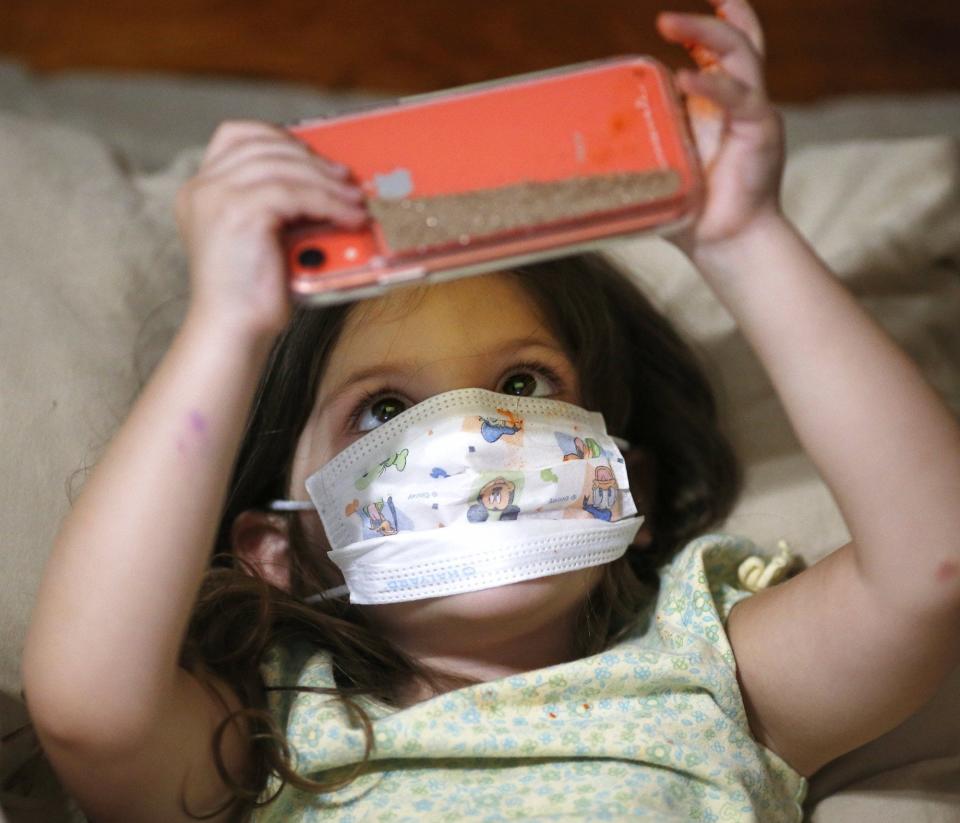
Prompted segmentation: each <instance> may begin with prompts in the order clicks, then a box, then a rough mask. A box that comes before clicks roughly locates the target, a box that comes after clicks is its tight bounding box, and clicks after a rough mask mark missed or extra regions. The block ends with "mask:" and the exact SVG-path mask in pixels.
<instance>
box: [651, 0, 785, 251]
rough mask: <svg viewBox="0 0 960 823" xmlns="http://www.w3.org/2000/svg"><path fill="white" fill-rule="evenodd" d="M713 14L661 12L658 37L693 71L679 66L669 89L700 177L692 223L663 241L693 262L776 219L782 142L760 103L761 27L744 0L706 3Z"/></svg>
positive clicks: (773, 115)
mask: <svg viewBox="0 0 960 823" xmlns="http://www.w3.org/2000/svg"><path fill="white" fill-rule="evenodd" d="M709 2H710V3H711V5H713V6H714V8H715V9H716V17H713V16H710V15H704V14H675V13H669V12H664V13H662V14H660V15H659V16H658V17H657V27H658V28H659V30H660V34H661V35H662V36H663V37H664V38H665V39H667V40H670V41H672V42H676V43H680V44H682V45H683V46H685V47H686V48H687V49H689V50H690V52H691V56H692V57H693V59H694V60H695V61H696V63H697V65H698V66H699V71H689V70H686V69H680V70H679V71H678V72H677V73H676V83H677V87H678V88H679V89H680V91H681V92H683V93H685V94H686V95H687V113H688V116H689V120H690V126H691V129H692V131H693V137H694V140H695V142H696V145H697V151H698V153H699V155H700V160H701V163H702V166H703V169H704V174H705V177H706V193H705V199H704V203H703V210H702V212H701V213H700V215H699V216H698V218H697V219H696V222H694V223H693V224H691V225H690V226H688V227H687V228H686V229H685V230H684V231H683V232H681V233H679V234H676V235H673V236H672V237H671V238H669V239H670V240H671V241H672V242H673V243H674V244H675V245H677V246H678V247H679V248H680V249H681V250H683V251H684V252H686V253H687V254H688V255H689V256H691V257H694V256H695V255H696V254H697V253H698V252H701V251H705V250H707V249H709V248H710V247H711V245H713V244H719V243H723V242H725V241H728V240H731V239H734V238H736V237H738V236H740V234H741V233H742V232H744V231H746V230H747V229H748V228H749V227H750V226H751V225H754V224H755V222H756V221H762V220H763V219H764V218H765V217H767V216H770V215H779V214H780V180H781V176H782V174H783V161H784V137H783V122H782V119H781V117H780V114H779V113H778V112H777V111H776V110H775V109H774V108H773V107H772V106H771V105H770V101H769V100H768V99H767V93H766V89H765V87H764V79H763V55H764V43H763V30H762V29H761V27H760V22H759V21H758V19H757V16H756V14H755V13H754V11H753V9H752V8H751V7H750V4H749V3H748V2H747V0H709Z"/></svg>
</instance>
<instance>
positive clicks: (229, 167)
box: [203, 141, 355, 195]
mask: <svg viewBox="0 0 960 823" xmlns="http://www.w3.org/2000/svg"><path fill="white" fill-rule="evenodd" d="M273 165H279V166H280V167H282V168H286V167H291V168H294V169H296V168H298V167H301V168H304V169H310V170H312V171H315V172H317V173H318V174H320V175H321V177H322V180H323V182H324V183H325V184H326V185H328V186H330V187H332V188H334V189H337V190H339V191H343V192H344V193H345V194H347V195H350V194H351V191H352V190H353V189H354V188H355V187H354V186H353V185H352V184H350V183H349V182H348V181H347V180H346V179H345V178H344V176H343V175H340V174H335V173H333V172H331V163H330V162H329V161H328V160H324V159H323V158H322V157H318V156H317V155H315V154H312V153H310V152H308V151H306V149H305V148H299V147H297V146H291V145H289V144H285V143H277V142H268V143H260V144H257V143H255V142H254V141H249V142H247V143H243V144H240V145H239V146H238V147H237V148H236V149H235V150H234V151H232V152H230V153H228V154H226V155H221V156H220V157H219V158H218V159H217V161H216V162H215V163H213V164H211V166H210V167H209V168H206V169H204V170H203V176H204V177H231V178H232V177H233V176H234V175H238V174H239V175H244V174H250V173H256V171H257V170H258V169H261V168H268V169H269V168H270V167H272V166H273Z"/></svg>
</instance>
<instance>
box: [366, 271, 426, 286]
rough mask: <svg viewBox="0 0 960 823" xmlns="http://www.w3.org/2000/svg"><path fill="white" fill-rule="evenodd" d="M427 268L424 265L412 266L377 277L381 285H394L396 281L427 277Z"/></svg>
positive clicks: (402, 281)
mask: <svg viewBox="0 0 960 823" xmlns="http://www.w3.org/2000/svg"><path fill="white" fill-rule="evenodd" d="M426 274H427V270H426V269H425V268H424V267H423V266H412V267H410V268H407V269H395V270H394V271H391V272H386V273H384V274H381V275H380V276H379V277H378V278H377V282H378V283H379V284H380V285H381V286H386V285H387V284H390V285H393V284H394V283H405V282H406V281H408V280H419V279H420V278H422V277H426Z"/></svg>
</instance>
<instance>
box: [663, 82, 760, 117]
mask: <svg viewBox="0 0 960 823" xmlns="http://www.w3.org/2000/svg"><path fill="white" fill-rule="evenodd" d="M677 84H678V85H679V86H680V88H681V89H682V90H683V91H685V92H686V93H687V94H693V95H699V96H701V97H706V98H707V99H708V100H710V101H711V102H713V103H716V104H717V105H718V106H720V107H721V108H723V109H724V111H726V112H727V114H728V115H729V117H730V118H731V119H733V120H739V121H760V120H764V119H765V118H766V117H767V116H768V114H769V111H770V108H769V105H768V104H767V101H766V99H765V97H764V96H763V94H762V93H760V92H758V91H757V90H756V89H752V88H750V86H748V85H747V84H746V83H742V82H740V81H739V80H737V79H736V78H735V77H731V76H730V75H729V74H727V73H726V72H723V71H716V72H709V73H707V72H693V71H688V70H686V69H680V70H679V71H678V72H677Z"/></svg>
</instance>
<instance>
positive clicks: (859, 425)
mask: <svg viewBox="0 0 960 823" xmlns="http://www.w3.org/2000/svg"><path fill="white" fill-rule="evenodd" d="M711 2H712V3H713V5H715V6H716V7H717V10H718V17H720V18H721V19H716V18H711V17H705V16H699V15H696V16H695V15H666V16H663V17H661V19H660V20H659V24H660V28H661V32H662V33H663V34H664V35H665V36H666V37H667V38H668V39H671V40H676V41H680V42H684V43H687V44H689V45H691V46H692V47H693V50H694V56H695V58H696V59H697V60H698V63H699V64H700V66H701V69H702V70H701V72H700V73H699V74H693V73H691V72H682V73H680V75H679V76H678V83H679V84H680V85H681V87H682V88H683V90H684V91H686V92H688V93H689V94H690V95H693V96H695V97H696V98H699V99H693V100H692V101H691V120H692V125H693V126H694V129H695V136H696V139H697V142H698V148H699V149H700V151H701V155H702V157H703V159H704V161H705V166H706V168H707V172H708V194H707V200H706V204H705V207H704V210H703V213H702V214H701V216H700V218H699V219H698V221H697V223H696V224H695V225H694V226H693V227H692V228H691V229H690V230H689V231H688V232H687V233H685V234H684V235H683V236H681V237H679V238H677V240H676V242H677V245H678V246H680V248H682V249H683V250H684V251H685V252H686V253H687V254H688V255H689V256H690V258H691V260H692V261H693V262H694V263H695V264H696V265H697V267H698V269H699V270H700V271H701V273H702V274H703V275H704V277H705V279H706V280H707V282H708V283H709V284H710V286H711V287H712V288H713V290H714V291H715V292H716V294H717V295H718V296H719V298H720V299H721V301H722V302H723V303H724V305H725V306H726V307H727V309H728V310H729V311H730V312H731V314H732V315H733V316H734V318H735V319H736V321H737V323H738V325H739V327H740V329H741V331H742V332H743V334H744V336H745V337H746V338H747V340H748V341H749V342H750V343H751V345H752V346H753V348H754V350H755V351H756V353H757V355H758V356H759V358H760V360H761V362H762V363H763V365H764V367H765V368H766V370H767V372H768V373H769V375H770V377H771V379H772V381H773V384H774V387H775V388H776V390H777V393H778V394H779V396H780V398H781V400H782V402H783V404H784V407H785V409H786V411H787V414H788V416H789V418H790V421H791V423H792V425H793V427H794V430H795V431H796V433H797V436H798V437H799V439H800V442H801V443H802V445H803V446H804V448H805V449H806V451H807V453H808V454H809V455H810V457H811V459H812V460H813V461H814V463H815V465H816V466H817V468H818V470H819V471H820V473H821V475H822V477H823V479H824V480H825V481H826V483H827V485H828V486H829V487H830V489H831V491H832V492H833V494H834V497H835V499H836V501H837V503H838V505H839V507H840V510H841V512H842V513H843V516H844V519H845V522H846V525H847V527H848V529H849V531H850V533H851V536H852V541H851V542H850V543H849V544H848V545H846V546H844V547H843V548H841V549H839V550H838V551H836V552H834V553H833V554H831V555H829V556H828V557H826V558H824V559H823V560H822V561H821V562H819V563H817V564H816V565H815V566H813V567H812V568H810V569H809V570H807V571H806V572H804V573H802V574H800V575H798V576H797V577H795V578H793V579H791V580H789V581H787V582H786V583H784V584H781V585H780V586H777V587H775V588H773V589H771V590H768V591H764V592H761V593H759V594H757V595H756V596H754V597H751V598H748V599H747V600H744V601H742V602H740V603H739V604H737V606H736V607H734V609H733V610H732V612H731V614H730V617H729V620H728V624H727V628H728V634H729V636H730V640H731V643H732V645H733V649H734V653H735V655H736V658H737V663H738V675H739V678H740V682H741V687H742V691H743V695H744V700H745V703H746V708H747V713H748V717H749V719H750V723H751V727H752V728H753V730H754V732H755V734H756V736H757V738H758V739H759V740H760V741H761V742H763V743H764V744H766V745H767V746H769V747H770V748H771V749H773V750H774V751H776V752H778V753H779V754H780V755H782V756H783V757H784V758H785V759H786V760H787V762H789V763H790V764H791V765H793V766H794V768H796V769H798V770H799V771H801V772H802V773H804V774H811V773H812V772H813V771H815V770H816V769H817V768H819V767H820V766H822V765H823V764H824V763H826V762H828V761H829V760H832V759H833V758H835V757H837V756H839V755H840V754H842V753H844V752H846V751H849V750H850V749H853V748H855V747H856V746H858V745H860V744H862V743H864V742H866V741H868V740H871V739H873V738H876V737H878V736H879V735H880V734H882V733H883V732H885V731H887V730H889V729H891V728H893V727H894V726H896V725H897V724H899V723H900V722H901V721H903V720H904V719H905V718H906V717H908V716H909V715H910V714H912V713H913V712H914V711H916V710H917V709H918V708H919V707H920V706H921V705H922V704H923V703H924V702H925V701H926V700H927V699H928V698H929V697H930V696H931V695H932V694H933V692H934V691H935V690H936V688H937V686H938V685H939V684H940V683H941V682H942V680H943V678H944V677H945V676H946V674H947V673H948V672H949V671H950V670H951V669H952V668H953V667H954V666H956V665H957V664H958V662H960V633H958V632H957V626H958V623H960V429H958V426H957V424H956V421H955V420H954V418H953V416H952V415H951V413H950V411H949V410H948V409H947V408H946V407H945V406H944V404H943V403H942V401H941V400H940V398H939V397H938V396H937V394H936V393H935V392H934V391H933V389H931V388H930V386H928V385H927V383H926V381H925V380H924V378H923V376H922V375H921V374H920V372H919V371H918V369H917V368H916V367H915V366H914V364H913V363H912V362H911V361H910V359H909V358H908V357H907V356H906V354H904V352H903V351H901V350H900V349H899V348H898V347H897V346H896V345H895V344H894V343H893V341H892V340H891V339H890V338H889V337H888V336H887V334H886V333H885V332H884V331H883V330H882V329H881V328H880V327H879V326H878V325H877V324H876V323H875V322H874V321H873V320H872V319H871V318H870V317H869V315H868V314H867V313H866V312H865V311H864V310H863V309H862V308H861V307H860V306H859V305H858V303H857V302H856V300H855V299H854V298H853V297H852V295H851V294H850V293H849V292H848V291H847V290H846V289H845V288H844V287H843V286H842V285H841V284H840V283H839V282H838V280H837V279H836V277H835V276H834V275H833V274H832V273H831V272H830V271H829V270H828V269H827V267H826V266H825V265H824V264H823V263H822V262H821V261H820V259H819V258H818V257H817V255H816V254H815V253H814V251H813V250H812V249H811V248H810V246H809V245H808V244H807V243H806V242H805V241H804V240H803V238H802V237H801V236H800V235H799V233H798V232H797V231H796V229H795V228H794V227H793V226H791V225H790V224H789V223H788V222H787V221H786V220H785V219H784V217H783V216H782V213H781V211H780V206H779V185H780V176H781V173H782V163H783V137H782V123H781V121H780V118H779V116H778V115H777V114H776V112H774V110H773V109H772V108H771V107H770V105H769V102H768V101H767V99H766V95H765V91H764V87H763V78H762V68H761V55H762V52H763V37H762V33H761V31H760V27H759V24H758V22H757V19H756V17H755V15H754V14H753V11H752V9H751V8H750V7H749V5H748V4H747V3H746V0H711ZM702 98H706V100H703V99H702Z"/></svg>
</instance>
